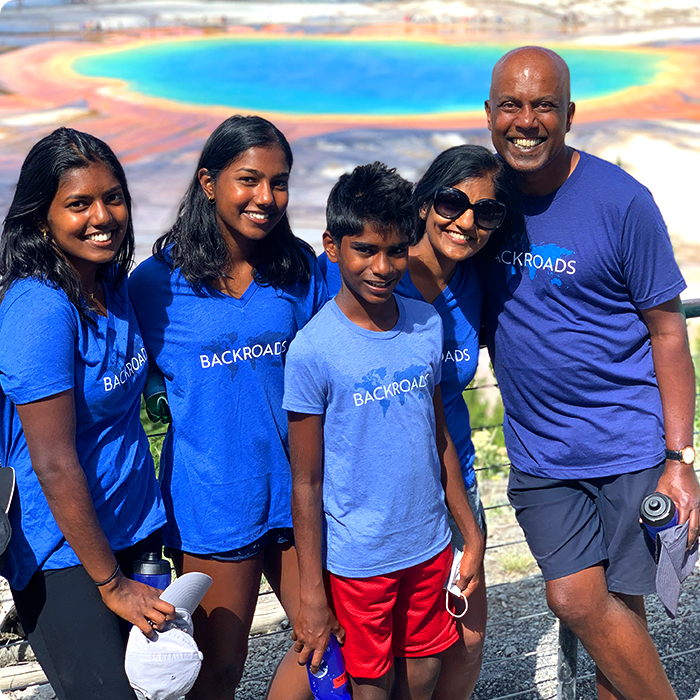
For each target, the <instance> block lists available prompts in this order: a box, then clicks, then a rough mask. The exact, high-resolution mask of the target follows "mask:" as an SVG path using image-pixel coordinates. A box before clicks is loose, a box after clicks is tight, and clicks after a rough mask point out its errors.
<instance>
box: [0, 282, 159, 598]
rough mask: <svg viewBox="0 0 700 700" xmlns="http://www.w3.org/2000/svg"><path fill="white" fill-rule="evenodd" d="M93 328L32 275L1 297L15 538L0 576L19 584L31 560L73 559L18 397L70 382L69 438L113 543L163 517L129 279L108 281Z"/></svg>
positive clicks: (4, 417)
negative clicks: (146, 427)
mask: <svg viewBox="0 0 700 700" xmlns="http://www.w3.org/2000/svg"><path fill="white" fill-rule="evenodd" d="M105 292H106V295H107V311H108V315H107V317H106V318H105V317H103V316H98V315H95V316H94V318H95V320H96V322H97V328H96V329H95V328H94V327H92V326H90V325H88V324H87V323H85V322H84V321H82V320H81V319H80V316H79V314H78V311H77V310H76V308H75V307H74V306H73V305H72V304H71V303H70V301H68V297H67V296H66V295H65V294H64V292H62V291H61V290H59V289H55V288H53V287H51V286H49V285H48V284H45V283H43V282H40V281H39V280H36V279H33V278H29V279H24V280H20V281H18V282H15V283H14V284H13V285H12V287H11V288H10V289H9V290H8V292H7V294H6V295H5V298H4V299H3V302H2V304H0V387H1V388H2V391H0V430H1V432H0V463H2V464H3V465H7V466H11V467H14V469H15V472H16V476H17V490H16V492H15V497H14V501H13V504H12V509H11V511H10V521H11V523H12V530H13V531H12V540H11V542H10V547H9V551H8V557H7V560H6V562H5V566H4V568H3V572H2V573H3V576H5V577H7V578H8V579H9V580H10V583H11V584H12V586H13V587H14V588H17V589H22V588H24V586H25V585H26V584H27V582H28V581H29V579H30V577H31V576H32V574H33V573H34V572H35V571H36V570H37V569H42V570H50V569H61V568H64V567H68V566H75V565H77V564H79V563H80V561H79V560H78V557H77V556H76V555H75V553H74V552H73V550H72V549H71V547H70V546H69V544H68V543H67V542H66V540H65V539H64V537H63V535H62V534H61V531H60V530H59V528H58V525H57V524H56V521H55V520H54V518H53V515H52V514H51V511H50V509H49V505H48V503H47V501H46V498H45V497H44V494H43V491H42V490H41V486H40V485H39V480H38V479H37V476H36V474H35V473H34V470H33V469H32V464H31V460H30V458H29V451H28V449H27V443H26V440H25V438H24V433H23V431H22V426H21V423H20V421H19V417H18V416H17V409H16V407H15V404H20V405H21V404H25V403H31V402H33V401H38V400H39V399H43V398H47V397H49V396H54V395H55V394H59V393H61V392H63V391H67V390H68V389H73V392H74V396H75V419H76V432H75V446H76V450H77V453H78V459H79V460H80V464H81V466H82V467H83V469H84V471H85V476H86V478H87V483H88V487H89V488H90V494H91V496H92V501H93V503H94V505H95V511H96V513H97V518H98V520H99V521H100V524H101V525H102V528H103V530H104V532H105V535H106V536H107V539H108V540H109V543H110V546H111V547H112V549H113V550H114V551H119V550H121V549H125V548H126V547H129V546H131V545H132V544H135V543H136V542H139V541H140V540H142V539H144V538H145V537H147V536H148V535H149V534H151V533H152V532H153V531H155V530H157V529H158V528H159V527H160V526H161V525H162V524H163V523H164V522H165V513H164V510H163V505H162V502H161V498H160V492H159V489H158V484H157V481H156V475H155V470H154V468H153V460H152V458H151V453H150V451H149V449H148V440H147V438H146V435H145V433H144V432H143V428H142V427H141V420H140V410H141V392H142V391H143V386H144V383H145V381H146V372H147V369H148V363H147V357H146V351H145V349H144V346H143V341H142V340H141V335H140V333H139V331H138V327H137V324H136V318H135V316H134V312H133V309H132V308H131V304H130V303H129V296H128V293H127V290H126V283H124V284H123V285H122V286H121V287H120V288H119V289H117V290H112V289H111V288H110V287H109V286H108V285H105Z"/></svg>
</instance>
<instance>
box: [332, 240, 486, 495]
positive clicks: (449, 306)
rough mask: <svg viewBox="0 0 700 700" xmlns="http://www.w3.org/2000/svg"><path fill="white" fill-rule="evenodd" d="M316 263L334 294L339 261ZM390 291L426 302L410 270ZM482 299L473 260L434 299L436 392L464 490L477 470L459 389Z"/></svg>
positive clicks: (468, 376)
mask: <svg viewBox="0 0 700 700" xmlns="http://www.w3.org/2000/svg"><path fill="white" fill-rule="evenodd" d="M318 263H319V266H320V268H321V271H322V272H323V274H324V276H325V278H326V284H327V285H328V292H329V294H333V295H334V294H337V293H338V291H339V290H340V285H341V279H340V271H339V270H338V265H337V264H336V263H332V262H331V261H330V260H328V258H327V256H326V254H325V253H323V255H321V257H320V258H319V260H318ZM394 291H395V292H396V294H399V295H401V296H403V297H410V298H411V299H418V301H424V299H423V295H422V294H421V293H420V292H419V291H418V289H417V288H416V286H415V285H414V284H413V281H412V280H411V275H410V274H409V273H408V272H406V274H405V275H404V276H403V277H402V278H401V281H400V282H399V284H398V285H397V286H396V289H395V290H394ZM482 298H483V294H482V289H481V281H480V279H479V275H478V273H477V270H476V268H475V267H474V265H473V264H472V261H471V260H465V261H463V262H461V263H460V264H459V265H458V266H457V269H456V270H455V273H454V275H452V278H451V279H450V281H449V283H448V284H447V286H446V287H445V289H444V290H443V291H442V293H441V294H440V295H439V296H438V297H437V298H436V299H435V301H433V303H432V305H433V307H434V309H435V310H436V311H437V312H438V313H439V314H440V318H441V319H442V328H443V335H444V344H443V348H442V381H441V382H440V390H441V392H442V402H443V404H444V406H445V420H446V421H447V428H448V430H449V431H450V437H451V438H452V441H453V442H454V444H455V448H456V449H457V454H458V455H459V463H460V466H461V468H462V476H463V477H464V484H465V486H466V487H467V488H469V487H470V486H471V485H472V484H473V483H474V481H475V480H476V474H475V473H474V443H473V442H472V431H471V425H470V421H469V409H468V408H467V404H466V403H465V402H464V396H463V392H464V390H465V389H466V388H467V387H468V386H469V383H470V382H471V381H472V379H474V375H475V374H476V366H477V363H478V361H479V326H480V323H481V302H482Z"/></svg>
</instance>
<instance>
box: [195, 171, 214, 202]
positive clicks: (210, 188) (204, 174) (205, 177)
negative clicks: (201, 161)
mask: <svg viewBox="0 0 700 700" xmlns="http://www.w3.org/2000/svg"><path fill="white" fill-rule="evenodd" d="M197 179H198V180H199V184H200V185H201V187H202V190H204V194H205V195H206V196H207V199H212V197H213V196H214V180H213V179H212V176H211V175H210V174H209V171H208V170H207V169H206V168H200V170H199V172H198V173H197Z"/></svg>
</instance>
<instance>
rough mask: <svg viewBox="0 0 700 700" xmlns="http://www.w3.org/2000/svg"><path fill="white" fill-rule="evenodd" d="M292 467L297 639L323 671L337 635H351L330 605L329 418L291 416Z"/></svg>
mask: <svg viewBox="0 0 700 700" xmlns="http://www.w3.org/2000/svg"><path fill="white" fill-rule="evenodd" d="M287 415H288V416H289V451H290V462H291V466H292V520H293V522H294V541H295V544H296V550H297V559H298V560H299V597H300V606H299V613H298V615H297V619H296V623H295V625H294V632H293V634H292V637H293V639H294V641H295V644H294V650H295V651H296V652H297V653H298V654H299V663H300V664H305V663H306V662H307V660H308V659H309V657H311V670H312V671H314V672H315V671H318V667H319V664H320V663H321V659H322V658H323V653H324V652H325V650H326V647H327V646H328V640H329V638H330V635H331V632H332V633H333V634H335V636H336V637H337V638H338V641H340V643H341V644H342V643H343V640H344V637H345V631H344V630H343V629H342V627H341V626H340V625H339V624H338V621H337V620H336V619H335V616H334V615H333V613H332V612H331V609H330V607H329V606H328V599H327V598H326V589H325V586H324V583H323V566H322V563H321V547H322V541H323V527H322V515H321V514H322V512H323V416H317V415H311V414H303V413H293V412H291V411H290V412H288V414H287Z"/></svg>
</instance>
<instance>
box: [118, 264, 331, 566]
mask: <svg viewBox="0 0 700 700" xmlns="http://www.w3.org/2000/svg"><path fill="white" fill-rule="evenodd" d="M309 261H310V264H311V272H312V279H311V282H310V283H309V284H308V285H306V286H302V285H292V286H290V287H286V288H283V289H275V288H274V287H263V286H260V285H258V284H257V283H256V282H252V283H251V284H250V286H249V287H248V289H247V290H246V291H245V292H244V293H243V295H242V296H241V298H240V299H236V298H234V297H232V296H228V295H226V294H222V293H220V292H218V291H216V290H215V289H214V288H213V287H210V286H208V285H206V284H205V285H202V288H201V289H200V290H195V289H194V288H193V287H192V286H191V285H190V284H189V283H188V282H187V281H186V280H185V279H184V277H182V275H180V273H179V270H177V269H176V270H175V271H174V272H171V270H170V267H169V265H168V264H167V263H166V262H164V261H160V260H157V259H155V258H153V257H151V258H149V259H148V260H146V261H145V262H143V263H141V264H140V265H139V266H138V267H137V268H136V270H135V271H134V273H133V274H132V276H131V278H130V280H129V289H130V293H131V298H132V302H133V304H134V308H135V309H136V314H137V316H138V319H139V323H140V326H141V328H142V332H143V337H144V342H145V344H146V349H147V351H148V355H149V357H150V359H151V361H153V362H155V364H156V365H157V366H158V368H159V369H160V371H161V372H162V373H163V375H164V377H165V385H166V389H167V393H168V402H169V404H170V411H171V413H172V417H173V422H172V426H171V428H170V430H169V431H168V435H167V437H166V438H165V442H164V444H163V451H162V454H161V462H160V464H161V485H162V489H163V498H164V500H165V506H166V510H167V514H168V523H167V525H166V527H165V528H164V531H163V538H164V542H165V543H166V544H167V545H169V546H172V547H177V548H178V549H182V550H184V551H186V552H193V553H195V554H209V553H216V552H227V551H230V550H233V549H238V548H240V547H243V546H245V545H247V544H250V543H251V542H253V541H255V540H256V539H258V538H259V537H261V536H262V535H264V534H265V533H266V532H267V531H268V530H270V529H273V528H281V527H291V526H292V518H291V505H290V499H291V473H290V469H289V456H288V452H289V447H288V441H287V414H286V413H285V411H283V410H282V395H283V392H284V376H283V370H284V358H285V355H286V352H287V350H288V348H289V343H290V342H291V340H292V338H294V336H295V334H296V332H297V331H298V330H299V329H300V328H302V327H303V326H304V325H305V324H306V323H307V322H308V320H309V319H310V318H311V317H312V316H313V315H314V313H316V311H317V310H318V309H319V308H321V306H322V305H323V304H324V303H325V301H326V299H327V293H326V287H325V283H324V281H323V277H322V275H321V274H320V271H319V269H318V265H317V263H316V261H315V260H314V259H312V258H311V257H310V258H309Z"/></svg>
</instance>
